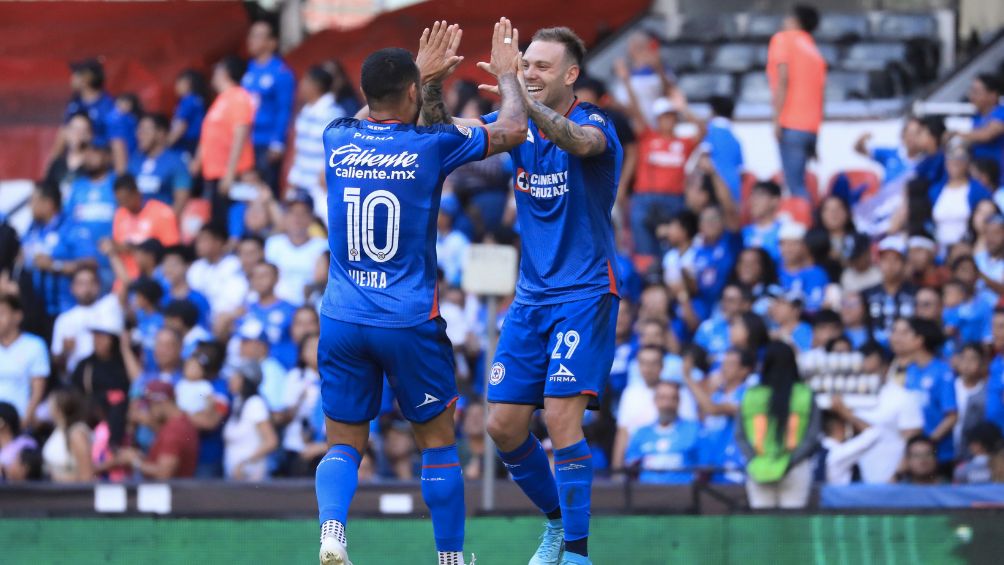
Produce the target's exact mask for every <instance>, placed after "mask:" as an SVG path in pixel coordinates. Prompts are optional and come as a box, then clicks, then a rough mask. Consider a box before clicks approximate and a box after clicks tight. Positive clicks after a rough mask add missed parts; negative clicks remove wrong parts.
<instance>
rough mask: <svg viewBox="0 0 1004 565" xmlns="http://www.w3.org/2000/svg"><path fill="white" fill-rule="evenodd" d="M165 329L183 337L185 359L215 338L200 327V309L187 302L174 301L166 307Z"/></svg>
mask: <svg viewBox="0 0 1004 565" xmlns="http://www.w3.org/2000/svg"><path fill="white" fill-rule="evenodd" d="M164 327H165V328H170V329H172V330H174V331H175V332H177V333H178V335H180V336H182V339H181V343H182V346H181V356H182V357H183V358H188V357H189V356H191V355H192V353H193V352H194V351H195V347H196V346H198V345H199V344H200V343H202V342H204V341H210V340H211V339H212V337H213V336H211V335H210V334H209V332H208V331H206V329H205V328H203V327H202V326H200V325H199V309H198V308H196V307H195V305H194V304H192V303H191V302H189V301H187V300H173V301H171V302H170V303H168V305H167V306H165V307H164Z"/></svg>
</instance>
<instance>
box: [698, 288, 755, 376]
mask: <svg viewBox="0 0 1004 565" xmlns="http://www.w3.org/2000/svg"><path fill="white" fill-rule="evenodd" d="M751 305H752V295H751V294H750V292H749V290H744V289H743V288H742V287H741V286H739V285H738V284H735V283H731V284H729V285H728V286H726V287H725V289H724V290H723V291H722V299H721V301H720V302H719V303H718V307H717V308H715V310H714V312H713V313H712V315H711V317H709V318H708V319H706V320H704V321H703V322H701V325H700V326H698V327H697V332H696V333H695V334H694V343H696V344H697V345H700V346H701V347H702V348H704V351H706V352H707V354H708V358H709V359H710V360H711V363H712V367H715V366H717V365H718V364H719V363H721V361H722V357H723V356H724V355H725V352H726V351H728V349H729V326H730V325H731V324H732V321H733V320H734V319H735V318H736V316H739V315H741V314H742V313H743V312H749V310H750V306H751Z"/></svg>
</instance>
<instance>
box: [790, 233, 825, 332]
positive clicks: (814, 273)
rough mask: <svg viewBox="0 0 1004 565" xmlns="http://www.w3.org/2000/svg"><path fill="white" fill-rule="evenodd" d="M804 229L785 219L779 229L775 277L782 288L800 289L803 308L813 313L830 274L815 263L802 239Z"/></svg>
mask: <svg viewBox="0 0 1004 565" xmlns="http://www.w3.org/2000/svg"><path fill="white" fill-rule="evenodd" d="M805 235H806V229H805V227H804V226H802V225H801V224H799V223H796V222H786V223H784V224H783V225H782V226H781V228H780V230H779V232H778V239H780V242H781V268H780V269H778V278H779V281H780V283H781V287H782V288H783V289H784V292H786V293H787V292H792V291H794V292H796V293H800V294H801V295H802V297H803V305H804V307H805V310H806V312H809V313H813V312H815V311H817V310H819V309H820V307H822V305H823V298H824V294H825V292H826V286H827V285H828V284H830V278H829V277H828V276H827V275H826V271H824V270H823V269H822V267H820V266H818V265H816V264H815V262H814V261H813V260H812V255H811V254H810V253H809V248H808V246H807V245H806V243H805Z"/></svg>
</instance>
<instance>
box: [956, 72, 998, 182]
mask: <svg viewBox="0 0 1004 565" xmlns="http://www.w3.org/2000/svg"><path fill="white" fill-rule="evenodd" d="M1002 94H1004V86H1002V85H1001V81H1000V78H999V77H997V76H994V75H992V74H989V73H983V74H980V75H977V76H976V78H974V79H973V82H972V84H971V85H970V86H969V101H970V102H971V103H972V104H973V106H975V107H976V115H974V116H973V128H972V130H971V131H969V132H968V133H963V134H960V137H961V138H962V139H963V141H965V142H966V143H967V144H968V145H969V151H970V152H971V153H972V156H973V159H993V160H994V161H996V162H997V163H998V164H1001V163H1002V161H1004V104H1001V101H1000V98H1001V95H1002ZM1001 183H1004V177H1000V176H998V178H997V179H994V185H997V184H1001ZM994 185H991V186H994Z"/></svg>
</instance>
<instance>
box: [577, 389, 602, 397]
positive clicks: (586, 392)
mask: <svg viewBox="0 0 1004 565" xmlns="http://www.w3.org/2000/svg"><path fill="white" fill-rule="evenodd" d="M580 394H584V395H586V396H595V397H596V398H599V397H600V395H598V394H596V391H595V390H584V391H582V392H581V393H580Z"/></svg>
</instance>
